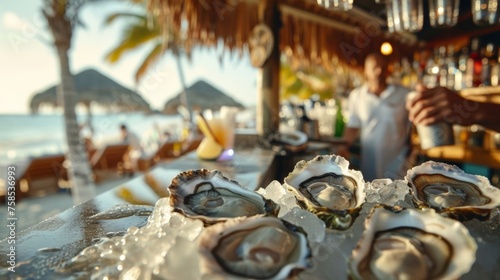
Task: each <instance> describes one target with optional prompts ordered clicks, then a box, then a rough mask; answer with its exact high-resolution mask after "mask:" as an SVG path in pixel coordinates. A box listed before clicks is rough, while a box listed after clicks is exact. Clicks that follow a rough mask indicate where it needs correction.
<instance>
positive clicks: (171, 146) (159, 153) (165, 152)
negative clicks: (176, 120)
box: [137, 142, 178, 171]
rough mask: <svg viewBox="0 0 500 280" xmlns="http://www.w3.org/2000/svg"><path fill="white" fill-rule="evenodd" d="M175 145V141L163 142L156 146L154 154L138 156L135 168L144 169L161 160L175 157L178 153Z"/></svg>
mask: <svg viewBox="0 0 500 280" xmlns="http://www.w3.org/2000/svg"><path fill="white" fill-rule="evenodd" d="M175 145H176V142H165V143H163V145H162V146H161V147H160V148H158V150H156V152H155V153H154V154H152V155H150V156H144V157H141V158H139V160H138V162H137V168H138V169H139V170H140V171H146V170H149V169H150V168H151V167H153V166H154V165H155V164H157V163H158V162H160V161H162V160H169V159H174V158H176V157H177V156H178V155H177V153H176V151H175Z"/></svg>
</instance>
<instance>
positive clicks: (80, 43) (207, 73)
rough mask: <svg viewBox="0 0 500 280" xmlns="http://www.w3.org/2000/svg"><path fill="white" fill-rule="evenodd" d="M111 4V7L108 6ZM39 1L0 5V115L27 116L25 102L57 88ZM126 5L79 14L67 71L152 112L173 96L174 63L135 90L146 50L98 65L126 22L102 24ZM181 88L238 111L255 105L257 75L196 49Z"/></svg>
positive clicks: (234, 59)
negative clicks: (212, 94)
mask: <svg viewBox="0 0 500 280" xmlns="http://www.w3.org/2000/svg"><path fill="white" fill-rule="evenodd" d="M111 2H113V1H111ZM41 6H42V0H23V1H0V74H1V78H0V114H24V113H29V101H30V99H31V97H32V96H33V95H34V94H35V93H37V92H40V91H43V90H45V89H47V88H49V87H51V86H53V85H55V84H58V83H59V80H60V79H59V66H58V60H57V55H56V52H55V49H54V47H53V46H52V45H51V43H50V42H51V40H50V39H51V38H50V33H49V31H48V29H47V27H46V22H45V19H44V17H43V15H42V14H41V12H40V7H41ZM130 9H131V4H129V3H127V2H122V3H117V2H114V3H109V2H108V3H93V4H87V5H86V6H84V8H83V9H82V10H81V18H82V21H83V23H84V24H85V27H78V28H77V29H76V30H75V32H74V38H73V42H72V48H71V49H70V52H69V55H70V61H71V62H70V69H71V71H72V73H73V74H77V73H79V72H81V71H83V70H85V69H88V68H93V69H96V70H98V71H99V72H101V73H103V74H104V75H106V76H108V77H110V78H111V79H113V80H115V81H116V82H118V83H119V84H121V85H123V86H125V87H128V88H131V89H133V90H136V91H137V92H139V93H140V94H141V95H142V96H143V97H144V98H145V99H146V101H148V102H149V104H150V105H151V107H152V108H153V109H162V108H163V105H164V104H165V102H166V101H167V100H168V99H170V98H172V97H174V96H175V95H177V94H178V93H179V92H180V91H181V89H182V85H181V82H180V79H179V75H178V72H177V68H176V64H175V60H174V57H173V56H172V55H171V54H170V53H167V54H166V55H165V56H164V57H163V58H162V59H161V61H160V62H159V63H158V64H156V65H155V66H154V67H152V69H150V70H149V71H148V72H147V73H146V75H145V78H144V79H143V80H142V81H141V83H140V84H136V83H135V82H134V73H135V71H136V69H137V68H138V67H139V65H140V63H141V61H142V59H144V57H145V56H146V54H147V51H148V46H145V47H144V48H141V49H138V50H135V51H133V52H131V53H129V54H127V55H126V56H125V57H124V58H123V59H122V60H121V61H119V62H118V63H116V64H109V63H108V62H105V61H104V57H105V54H106V53H107V52H109V51H110V50H111V49H112V48H113V47H114V46H116V45H117V44H118V42H119V41H120V38H121V34H122V30H123V29H124V27H125V26H126V21H125V20H121V21H116V22H114V23H113V24H112V25H109V26H106V25H105V24H104V20H105V18H106V17H107V16H108V15H109V14H112V13H114V12H120V11H122V12H123V11H128V10H130ZM182 65H183V68H184V75H185V79H186V84H187V86H189V85H191V84H193V83H195V82H196V81H198V80H200V79H203V80H205V81H207V82H209V83H211V84H212V85H213V86H215V87H216V88H218V89H220V90H221V91H223V92H225V93H226V94H228V95H230V96H231V97H233V98H234V99H236V100H237V101H239V102H241V103H243V104H244V105H247V106H251V105H254V104H255V103H256V98H257V94H256V75H257V69H255V68H253V67H252V66H251V64H250V61H249V58H248V55H245V56H244V57H243V59H240V58H239V56H238V55H237V54H233V55H227V54H226V55H225V56H224V57H223V58H222V63H221V59H220V58H219V55H218V53H217V52H216V51H215V50H207V49H197V50H195V51H194V53H193V59H192V61H191V62H188V61H187V60H186V59H185V58H183V59H182Z"/></svg>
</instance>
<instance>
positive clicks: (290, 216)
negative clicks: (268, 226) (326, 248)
mask: <svg viewBox="0 0 500 280" xmlns="http://www.w3.org/2000/svg"><path fill="white" fill-rule="evenodd" d="M282 219H283V220H285V221H287V222H289V223H291V224H294V225H296V226H299V227H301V228H302V229H303V230H304V231H305V232H306V233H307V239H308V240H309V241H310V242H321V241H322V240H323V239H324V238H325V223H324V222H323V221H322V220H320V219H319V218H318V217H317V216H316V215H314V214H313V213H311V212H309V211H306V210H303V209H300V208H293V209H292V210H291V211H289V212H288V213H287V214H285V215H284V216H283V217H282Z"/></svg>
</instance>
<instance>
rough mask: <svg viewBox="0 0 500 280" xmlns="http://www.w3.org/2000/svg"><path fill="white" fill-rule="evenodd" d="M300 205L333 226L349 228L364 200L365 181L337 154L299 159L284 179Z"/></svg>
mask: <svg viewBox="0 0 500 280" xmlns="http://www.w3.org/2000/svg"><path fill="white" fill-rule="evenodd" d="M284 184H285V186H286V187H287V189H288V190H290V191H291V192H293V193H294V195H295V197H296V198H297V201H298V203H299V205H300V206H301V207H302V208H304V209H307V210H309V211H311V212H312V213H314V214H316V215H317V216H318V217H319V218H320V219H322V220H323V221H324V222H325V224H326V226H327V227H328V228H331V229H346V228H348V227H349V226H350V225H351V224H352V222H353V219H354V218H355V217H356V216H357V215H358V212H359V210H360V208H361V205H362V204H363V203H364V202H365V191H364V190H365V181H364V180H363V175H362V174H361V172H359V171H355V170H352V169H349V162H348V161H347V160H346V159H344V158H343V157H340V156H336V155H323V156H321V155H320V156H316V157H315V158H314V159H312V160H310V161H300V162H298V163H297V164H296V165H295V168H294V169H293V171H292V172H291V173H290V174H289V175H288V176H287V177H286V178H285V180H284Z"/></svg>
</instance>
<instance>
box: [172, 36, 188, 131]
mask: <svg viewBox="0 0 500 280" xmlns="http://www.w3.org/2000/svg"><path fill="white" fill-rule="evenodd" d="M172 53H173V54H174V57H175V62H176V65H177V73H178V74H179V79H180V81H181V85H182V93H181V96H180V98H181V104H182V105H183V106H185V107H186V109H187V110H188V113H189V115H188V118H189V119H188V120H187V121H188V123H191V122H192V121H193V115H192V114H193V113H192V112H191V108H190V107H189V100H188V98H187V91H186V79H185V78H184V69H183V68H182V62H181V55H180V52H179V48H178V47H177V43H175V42H174V43H173V44H172Z"/></svg>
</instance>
